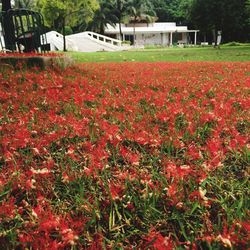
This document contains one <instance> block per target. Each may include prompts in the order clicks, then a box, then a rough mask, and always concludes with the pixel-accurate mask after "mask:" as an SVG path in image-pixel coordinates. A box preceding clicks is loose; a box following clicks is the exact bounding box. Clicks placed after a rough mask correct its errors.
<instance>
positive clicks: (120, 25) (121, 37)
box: [119, 20, 123, 41]
mask: <svg viewBox="0 0 250 250" xmlns="http://www.w3.org/2000/svg"><path fill="white" fill-rule="evenodd" d="M119 31H120V40H121V41H123V34H122V24H121V20H119Z"/></svg>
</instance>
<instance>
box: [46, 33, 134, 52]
mask: <svg viewBox="0 0 250 250" xmlns="http://www.w3.org/2000/svg"><path fill="white" fill-rule="evenodd" d="M46 35H47V41H48V43H50V44H51V50H63V36H62V35H61V34H60V33H58V32H56V31H51V32H48V33H47V34H46ZM66 48H67V50H68V51H78V52H96V51H121V50H128V49H130V48H131V47H130V46H126V45H122V41H120V40H117V39H113V38H110V37H107V36H103V35H100V34H97V33H94V32H91V31H86V32H81V33H77V34H73V35H69V36H66Z"/></svg>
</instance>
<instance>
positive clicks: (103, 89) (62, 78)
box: [0, 62, 250, 250]
mask: <svg viewBox="0 0 250 250" xmlns="http://www.w3.org/2000/svg"><path fill="white" fill-rule="evenodd" d="M0 74H1V77H0V246H1V247H0V248H1V249H15V248H16V249H17V248H18V249H20V248H21V249H25V248H26V249H41V250H43V249H52V250H54V249H92V250H95V249H158V250H170V249H248V248H249V247H250V234H249V231H250V221H249V206H250V200H249V197H250V192H249V172H250V171H249V165H250V149H249V132H250V131H249V127H250V121H249V110H250V99H249V87H250V63H248V62H247V63H208V62H207V63H205V62H197V63H195V62H192V63H191V62H190V63H105V64H104V63H101V64H84V65H78V66H74V67H71V68H67V69H64V70H60V69H47V70H46V71H45V70H44V71H42V70H39V69H36V68H33V69H31V70H23V71H22V70H17V71H14V70H12V69H6V68H5V69H2V70H1V72H0Z"/></svg>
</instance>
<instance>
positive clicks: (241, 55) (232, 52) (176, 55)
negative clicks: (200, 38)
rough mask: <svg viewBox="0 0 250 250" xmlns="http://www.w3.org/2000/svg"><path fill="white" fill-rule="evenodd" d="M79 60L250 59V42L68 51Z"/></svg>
mask: <svg viewBox="0 0 250 250" xmlns="http://www.w3.org/2000/svg"><path fill="white" fill-rule="evenodd" d="M68 54H69V55H70V56H72V57H73V58H74V59H75V60H76V61H78V62H126V61H127V62H132V61H139V62H161V61H168V62H175V61H177V62H187V61H250V44H246V45H241V46H221V47H220V49H214V48H213V47H204V48H166V49H145V50H137V51H123V52H96V53H79V52H78V53H77V52H68Z"/></svg>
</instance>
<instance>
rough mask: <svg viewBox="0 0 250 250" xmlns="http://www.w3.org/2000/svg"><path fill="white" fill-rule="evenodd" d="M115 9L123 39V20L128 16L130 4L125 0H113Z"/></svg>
mask: <svg viewBox="0 0 250 250" xmlns="http://www.w3.org/2000/svg"><path fill="white" fill-rule="evenodd" d="M113 9H114V11H115V15H116V17H117V21H118V24H119V32H120V39H121V40H123V34H122V25H121V24H122V21H123V19H124V18H125V17H127V16H128V13H129V5H128V4H127V1H125V0H113Z"/></svg>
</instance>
